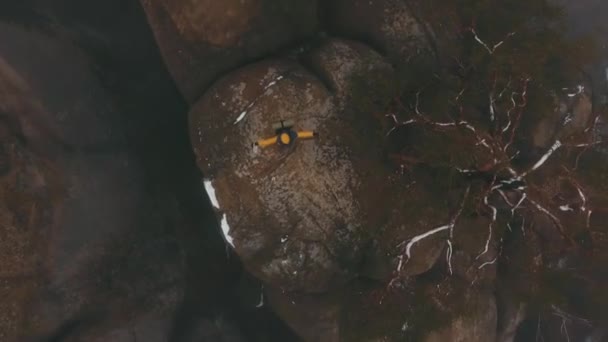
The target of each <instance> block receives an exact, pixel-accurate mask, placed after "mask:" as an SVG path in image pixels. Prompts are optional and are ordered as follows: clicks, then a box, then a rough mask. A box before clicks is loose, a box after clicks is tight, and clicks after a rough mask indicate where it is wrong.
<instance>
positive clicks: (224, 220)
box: [221, 214, 234, 248]
mask: <svg viewBox="0 0 608 342" xmlns="http://www.w3.org/2000/svg"><path fill="white" fill-rule="evenodd" d="M221 226H222V233H224V238H225V239H226V242H228V244H229V245H230V246H232V248H234V239H233V238H232V236H230V226H229V225H228V218H227V217H226V214H224V215H223V216H222V222H221Z"/></svg>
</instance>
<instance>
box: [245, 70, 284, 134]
mask: <svg viewBox="0 0 608 342" xmlns="http://www.w3.org/2000/svg"><path fill="white" fill-rule="evenodd" d="M283 78H284V76H283V75H279V76H277V78H275V79H274V80H272V81H271V82H270V83H268V84H267V85H266V86H265V87H264V89H263V91H262V94H261V95H260V96H258V97H256V98H255V99H254V100H253V101H251V103H249V104H248V105H247V107H245V110H243V111H242V112H241V114H240V115H239V117H238V118H236V120H235V121H234V124H235V125H236V124H238V123H239V122H241V121H242V120H243V119H244V118H245V116H247V114H248V113H249V110H250V109H251V107H253V106H254V105H255V104H256V103H257V102H258V100H259V99H260V98H261V97H262V96H264V95H265V94H266V92H268V90H269V89H270V88H272V87H273V86H274V85H275V84H277V82H279V81H280V80H282V79H283Z"/></svg>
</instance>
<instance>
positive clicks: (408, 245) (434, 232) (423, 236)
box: [405, 224, 453, 259]
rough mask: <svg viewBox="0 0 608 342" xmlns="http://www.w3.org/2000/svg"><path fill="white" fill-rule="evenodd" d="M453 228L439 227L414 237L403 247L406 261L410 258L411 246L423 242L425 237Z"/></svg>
mask: <svg viewBox="0 0 608 342" xmlns="http://www.w3.org/2000/svg"><path fill="white" fill-rule="evenodd" d="M452 226H453V224H446V225H445V226H441V227H437V228H435V229H432V230H429V231H428V232H426V233H424V234H420V235H418V236H414V237H413V238H412V239H411V240H410V242H408V244H407V246H405V255H406V256H407V258H408V259H410V258H411V256H412V255H411V250H412V246H414V244H416V243H417V242H418V241H420V240H424V239H426V238H427V237H429V236H431V235H434V234H437V233H439V232H442V231H444V230H448V229H450V228H451V227H452Z"/></svg>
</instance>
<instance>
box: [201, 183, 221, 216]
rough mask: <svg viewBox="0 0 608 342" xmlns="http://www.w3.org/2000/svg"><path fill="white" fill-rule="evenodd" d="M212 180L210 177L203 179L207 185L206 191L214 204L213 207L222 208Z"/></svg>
mask: <svg viewBox="0 0 608 342" xmlns="http://www.w3.org/2000/svg"><path fill="white" fill-rule="evenodd" d="M211 182H212V181H211V180H210V179H205V180H204V181H203V184H204V186H205V191H206V192H207V196H209V200H211V204H212V205H213V207H214V208H215V209H219V208H220V203H219V202H218V201H217V196H216V194H215V188H213V185H212V184H211Z"/></svg>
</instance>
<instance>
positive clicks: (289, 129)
mask: <svg viewBox="0 0 608 342" xmlns="http://www.w3.org/2000/svg"><path fill="white" fill-rule="evenodd" d="M293 126H294V122H293V121H292V120H281V121H279V122H277V123H275V124H273V125H272V128H273V129H274V130H275V136H273V137H271V138H266V139H260V140H258V141H257V142H256V143H255V145H257V146H260V147H261V148H266V147H269V146H273V145H277V144H278V145H280V146H289V145H291V144H293V143H294V142H295V141H296V140H297V139H312V138H314V137H316V136H317V133H316V132H313V131H294V130H293Z"/></svg>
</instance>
